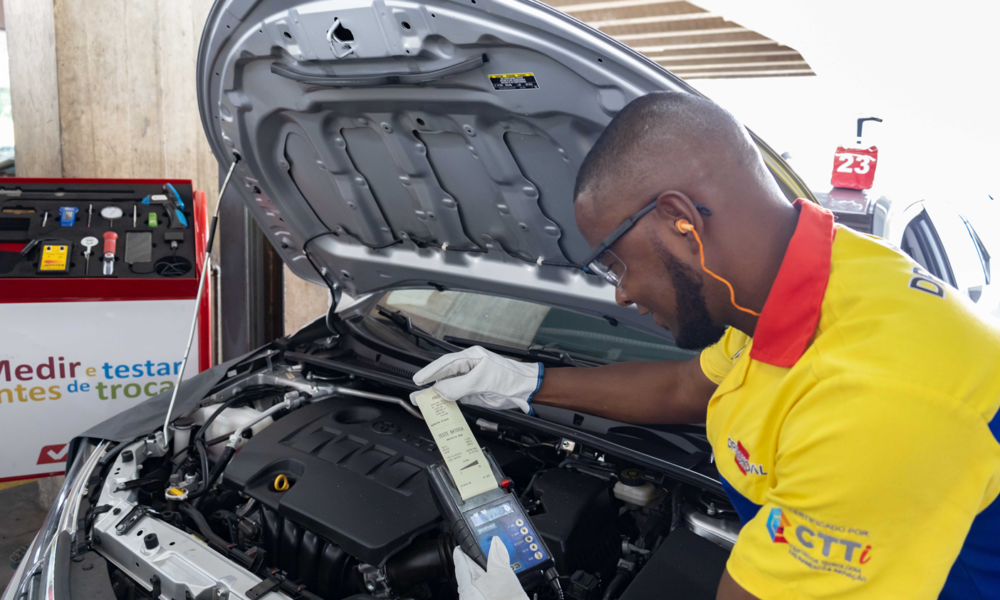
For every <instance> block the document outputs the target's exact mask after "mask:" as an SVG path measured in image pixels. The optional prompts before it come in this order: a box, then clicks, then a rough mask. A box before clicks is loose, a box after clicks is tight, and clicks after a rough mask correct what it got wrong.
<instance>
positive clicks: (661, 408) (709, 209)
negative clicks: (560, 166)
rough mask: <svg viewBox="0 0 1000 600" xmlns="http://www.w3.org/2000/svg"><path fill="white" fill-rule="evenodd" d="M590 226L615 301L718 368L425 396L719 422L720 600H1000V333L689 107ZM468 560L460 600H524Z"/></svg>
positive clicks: (731, 127) (613, 181)
mask: <svg viewBox="0 0 1000 600" xmlns="http://www.w3.org/2000/svg"><path fill="white" fill-rule="evenodd" d="M575 211H576V220H577V225H578V226H579V229H580V231H581V232H582V233H583V235H584V237H585V238H586V239H587V240H588V242H589V243H590V244H591V245H592V248H593V249H594V256H593V262H592V263H591V264H590V267H589V268H590V270H591V271H592V272H595V273H597V274H600V275H601V276H603V277H604V278H605V279H606V280H608V281H609V282H611V283H612V284H614V285H615V286H616V292H615V293H616V300H617V302H618V304H620V305H622V306H630V305H633V304H634V305H635V306H636V308H637V309H638V310H639V313H640V314H648V313H652V316H653V320H654V321H655V322H656V323H657V324H658V325H660V326H662V327H665V328H668V329H669V330H670V331H671V332H672V334H673V336H674V338H675V340H676V343H677V345H678V346H679V347H681V348H687V349H704V350H702V352H701V353H700V356H699V357H698V358H695V359H692V360H690V361H688V362H642V363H639V362H633V363H622V364H612V365H608V366H601V367H596V368H588V369H573V368H558V369H556V368H551V369H544V368H543V366H542V365H540V364H527V363H521V362H516V361H513V360H510V359H507V358H504V357H501V356H498V355H496V354H492V353H490V352H488V351H486V350H484V349H482V348H479V347H474V348H469V349H467V350H465V351H463V352H459V353H456V354H449V355H446V356H443V357H441V358H439V359H438V360H436V361H434V362H433V363H431V364H430V365H429V366H427V367H426V368H424V369H422V370H421V371H420V372H418V373H417V374H416V375H415V376H414V378H413V379H414V381H415V382H416V383H417V384H418V385H426V384H430V383H432V382H433V383H434V388H435V389H436V390H437V392H438V393H439V394H441V395H442V396H443V397H445V398H447V399H449V400H453V401H462V402H467V403H470V404H477V405H482V406H487V407H491V408H518V409H520V410H523V411H525V412H527V413H530V412H531V411H532V410H533V409H532V408H531V404H532V403H535V404H546V405H551V406H557V407H562V408H566V409H570V410H574V411H579V412H582V413H589V414H594V415H600V416H603V417H607V418H610V419H615V420H617V421H625V422H632V423H705V424H706V431H707V435H708V439H709V441H710V442H711V444H712V447H713V449H714V455H715V459H716V464H717V465H718V470H719V474H720V475H721V478H722V483H723V487H724V488H725V490H726V492H727V494H728V496H729V498H730V500H731V501H732V504H733V506H734V507H735V508H736V510H737V512H738V513H739V516H740V519H741V521H742V522H743V528H742V531H741V532H740V535H739V538H738V541H737V543H736V546H735V547H734V548H733V551H732V555H731V557H730V559H729V561H728V564H727V567H726V571H725V573H724V574H723V577H722V580H721V582H720V585H719V590H718V598H721V599H731V598H753V597H758V598H817V597H851V598H890V597H891V598H934V597H941V598H949V599H951V598H1000V501H997V495H998V492H1000V444H998V440H997V434H998V433H1000V426H998V422H1000V420H997V419H994V416H995V415H996V413H997V409H998V405H1000V369H998V365H1000V325H998V323H997V322H995V321H994V320H993V319H992V318H991V317H988V316H981V315H980V314H979V313H978V312H977V309H975V308H974V306H973V304H972V303H971V302H970V301H969V300H968V299H967V298H965V297H964V296H963V295H962V294H960V293H959V292H958V291H957V290H955V289H953V288H950V287H946V286H945V284H944V283H942V282H941V281H939V280H937V279H935V278H934V277H932V276H931V275H929V274H928V273H927V272H926V271H924V270H923V269H921V268H920V267H919V266H917V265H916V264H915V263H914V262H913V261H912V260H910V259H909V258H908V257H907V256H905V255H904V254H902V253H901V252H900V251H898V250H897V249H895V248H893V247H890V246H889V245H888V244H886V243H885V242H884V241H882V240H879V239H876V238H871V237H868V236H865V235H861V234H859V233H856V232H854V231H852V230H850V229H847V228H844V227H838V226H837V225H835V224H834V218H833V215H832V214H831V213H829V212H828V211H826V210H823V209H821V208H820V207H818V206H817V205H815V204H813V203H812V202H809V201H805V200H796V201H795V202H794V203H792V202H788V200H787V199H786V198H785V196H784V195H783V194H782V192H781V190H780V189H779V187H778V185H777V184H776V182H775V180H774V178H773V177H772V176H771V174H770V173H769V171H768V169H767V168H766V167H765V165H764V161H763V160H762V158H761V155H760V153H759V151H758V149H757V147H756V145H755V144H754V142H753V141H752V139H751V138H750V136H749V134H748V133H747V131H746V129H744V127H743V126H742V125H741V124H740V123H739V122H737V121H736V119H735V118H734V117H733V116H732V115H730V114H729V113H728V112H726V111H725V110H723V109H722V108H720V107H718V106H716V105H715V104H713V103H711V102H710V101H708V100H705V99H702V98H698V97H696V96H693V95H689V94H682V93H657V94H651V95H648V96H644V97H642V98H639V99H637V100H635V101H633V102H632V103H630V104H629V105H628V106H626V107H625V108H624V109H623V110H622V111H621V112H620V113H619V114H618V115H617V116H616V117H615V118H614V120H613V121H612V122H611V123H610V125H609V126H608V127H607V129H606V130H605V131H604V132H603V134H602V135H601V136H600V138H599V139H598V141H597V143H596V144H595V145H594V147H593V148H592V149H591V151H590V153H589V154H588V155H587V157H586V159H585V160H584V162H583V165H582V166H581V168H580V172H579V175H578V177H577V184H576V191H575ZM730 285H731V287H730ZM458 554H461V553H458ZM501 558H502V557H501ZM490 560H491V562H492V560H493V557H492V556H491V557H490ZM500 562H503V561H502V560H500ZM456 565H457V569H458V570H459V571H460V573H459V574H458V578H459V581H460V582H464V585H463V586H461V587H460V592H461V595H462V597H463V598H491V599H492V598H507V597H523V595H520V596H513V595H511V594H512V592H511V591H510V589H511V583H510V578H503V579H502V580H501V579H497V580H496V581H495V582H493V591H491V590H490V583H489V581H488V580H487V577H488V576H489V575H492V574H490V573H488V574H486V575H484V574H483V573H482V572H481V570H478V567H477V566H476V565H474V564H473V563H471V561H467V560H464V561H460V560H458V558H457V557H456ZM472 567H475V568H474V569H473V568H472ZM496 576H497V577H499V574H497V575H496ZM513 585H514V586H515V587H516V580H515V581H514V584H513ZM521 594H523V592H522V593H521Z"/></svg>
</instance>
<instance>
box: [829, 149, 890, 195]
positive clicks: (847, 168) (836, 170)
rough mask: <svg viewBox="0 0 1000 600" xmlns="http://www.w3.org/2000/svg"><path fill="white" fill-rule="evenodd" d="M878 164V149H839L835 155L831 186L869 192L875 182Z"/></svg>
mask: <svg viewBox="0 0 1000 600" xmlns="http://www.w3.org/2000/svg"><path fill="white" fill-rule="evenodd" d="M877 164H878V148H876V147H875V146H872V147H870V148H845V147H843V146H841V147H839V148H837V152H836V154H834V155H833V176H832V177H831V178H830V184H831V185H833V186H834V187H840V188H850V189H852V190H867V189H870V188H871V187H872V182H874V181H875V166H876V165H877Z"/></svg>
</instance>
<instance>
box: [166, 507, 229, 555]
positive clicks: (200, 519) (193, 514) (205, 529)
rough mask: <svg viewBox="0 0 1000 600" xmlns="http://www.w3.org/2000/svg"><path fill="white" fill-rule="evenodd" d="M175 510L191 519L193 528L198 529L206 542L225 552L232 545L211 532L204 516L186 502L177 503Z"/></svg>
mask: <svg viewBox="0 0 1000 600" xmlns="http://www.w3.org/2000/svg"><path fill="white" fill-rule="evenodd" d="M177 510H179V511H180V512H182V513H184V515H185V516H186V517H188V518H189V519H191V521H193V522H194V525H195V527H196V528H197V529H198V532H199V533H201V535H202V536H203V537H204V538H205V539H206V540H208V541H209V542H211V543H213V544H215V545H216V546H218V547H219V548H220V549H222V550H225V549H226V548H229V546H231V545H232V544H230V543H229V542H227V541H226V540H224V539H222V537H220V536H219V535H218V534H216V533H215V532H214V531H212V528H211V527H209V526H208V521H206V520H205V515H203V514H201V511H200V510H198V509H197V508H195V507H193V506H191V505H190V504H188V503H186V502H179V503H178V504H177Z"/></svg>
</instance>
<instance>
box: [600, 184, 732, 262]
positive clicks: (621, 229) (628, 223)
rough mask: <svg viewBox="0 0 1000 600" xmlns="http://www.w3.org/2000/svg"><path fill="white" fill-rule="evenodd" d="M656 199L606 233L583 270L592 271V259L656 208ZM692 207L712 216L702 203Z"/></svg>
mask: <svg viewBox="0 0 1000 600" xmlns="http://www.w3.org/2000/svg"><path fill="white" fill-rule="evenodd" d="M658 200H659V197H656V198H653V201H652V202H650V203H649V204H647V205H646V206H644V207H642V209H640V210H639V212H637V213H635V214H634V215H632V216H631V217H629V218H627V219H625V221H624V222H623V223H622V224H621V225H619V226H618V227H617V228H616V229H615V230H614V231H612V232H611V234H610V235H608V237H606V238H604V239H603V240H601V243H600V244H598V245H597V248H595V249H594V251H593V252H591V254H590V256H589V257H588V258H587V260H586V262H584V263H583V270H584V271H586V272H588V273H594V271H593V269H591V268H590V265H592V264H593V263H594V261H596V260H598V259H599V258H600V257H601V255H602V254H604V253H605V252H607V250H608V248H610V247H611V246H614V245H615V243H616V242H617V241H618V240H620V239H621V238H622V236H624V235H625V234H626V233H628V232H629V230H630V229H632V228H633V227H635V224H636V223H638V222H639V219H641V218H643V217H645V216H646V215H647V214H649V212H650V211H652V210H653V209H654V208H656V202H657V201H658ZM694 207H695V209H696V210H697V211H698V212H700V213H701V214H703V215H705V216H706V217H710V216H712V210H711V209H710V208H708V207H707V206H704V205H702V204H695V205H694Z"/></svg>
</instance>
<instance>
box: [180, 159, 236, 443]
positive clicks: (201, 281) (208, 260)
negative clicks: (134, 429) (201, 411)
mask: <svg viewBox="0 0 1000 600" xmlns="http://www.w3.org/2000/svg"><path fill="white" fill-rule="evenodd" d="M234 156H235V158H236V160H234V161H233V164H232V165H230V166H229V172H228V173H226V179H225V181H223V182H222V187H221V188H220V189H219V198H218V200H216V202H215V212H214V213H213V214H212V226H211V227H210V228H209V230H208V245H207V246H205V260H204V261H202V265H201V274H200V275H199V276H198V295H197V296H196V297H195V301H194V316H193V317H191V331H190V332H189V333H188V341H187V347H186V348H185V349H184V360H183V361H181V370H180V372H179V373H177V381H176V382H174V390H173V393H171V394H170V405H169V406H167V417H166V418H165V419H164V420H163V449H164V450H166V449H167V448H168V447H169V445H170V431H169V427H170V415H171V413H173V412H174V402H176V401H177V392H178V390H180V389H181V379H182V378H183V377H184V370H185V369H186V368H187V362H188V356H190V355H191V345H192V344H193V343H194V330H195V328H196V327H197V326H198V309H199V308H200V307H201V295H202V293H203V292H204V291H205V280H206V279H207V278H208V277H207V276H208V272H209V271H210V270H211V268H212V244H213V243H214V242H215V229H216V226H217V225H218V224H219V207H220V206H222V195H223V194H225V193H226V188H228V187H229V180H230V179H232V177H233V171H235V170H236V163H238V162H240V155H239V154H235V153H234Z"/></svg>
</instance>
